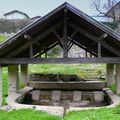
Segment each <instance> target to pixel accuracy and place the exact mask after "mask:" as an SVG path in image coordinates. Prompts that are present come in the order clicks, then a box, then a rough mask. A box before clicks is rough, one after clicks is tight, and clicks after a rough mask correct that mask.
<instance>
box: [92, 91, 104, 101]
mask: <svg viewBox="0 0 120 120" xmlns="http://www.w3.org/2000/svg"><path fill="white" fill-rule="evenodd" d="M94 100H95V101H97V102H102V101H104V93H103V92H102V91H94Z"/></svg>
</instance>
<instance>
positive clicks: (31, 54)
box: [30, 44, 33, 58]
mask: <svg viewBox="0 0 120 120" xmlns="http://www.w3.org/2000/svg"><path fill="white" fill-rule="evenodd" d="M32 57H33V45H32V44H31V45H30V58H32Z"/></svg>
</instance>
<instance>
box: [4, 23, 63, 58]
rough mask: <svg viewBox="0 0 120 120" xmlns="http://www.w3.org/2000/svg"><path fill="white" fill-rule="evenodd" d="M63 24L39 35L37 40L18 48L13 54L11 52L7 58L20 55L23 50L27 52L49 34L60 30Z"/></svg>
mask: <svg viewBox="0 0 120 120" xmlns="http://www.w3.org/2000/svg"><path fill="white" fill-rule="evenodd" d="M61 24H62V23H61V22H60V23H58V24H56V25H54V26H52V27H50V28H49V29H47V30H46V31H44V32H43V33H41V34H40V35H38V36H37V37H36V38H35V39H33V40H32V41H29V42H27V43H25V44H24V45H22V46H21V47H19V48H17V49H16V50H14V51H13V52H11V53H10V54H9V55H8V56H6V57H13V56H16V55H18V54H19V53H21V52H22V51H23V50H25V49H26V48H28V47H29V46H30V45H31V44H35V43H36V42H37V41H39V40H41V39H42V38H44V37H45V36H47V35H48V34H50V33H51V32H53V31H54V30H55V29H56V28H58V27H59V26H60V25H61Z"/></svg>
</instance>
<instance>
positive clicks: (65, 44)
mask: <svg viewBox="0 0 120 120" xmlns="http://www.w3.org/2000/svg"><path fill="white" fill-rule="evenodd" d="M67 43H68V39H67V9H64V26H63V57H64V58H67V57H68V50H67V49H68V48H67Z"/></svg>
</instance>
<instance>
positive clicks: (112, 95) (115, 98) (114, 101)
mask: <svg viewBox="0 0 120 120" xmlns="http://www.w3.org/2000/svg"><path fill="white" fill-rule="evenodd" d="M103 92H104V93H105V94H107V95H108V97H109V98H110V100H111V102H112V104H110V105H108V106H104V107H88V108H84V107H82V108H76V107H70V108H69V109H67V113H68V112H70V111H81V110H92V109H93V110H94V109H101V108H114V107H116V106H117V105H119V104H120V97H118V96H117V95H116V94H115V93H113V92H112V90H110V88H104V89H103Z"/></svg>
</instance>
